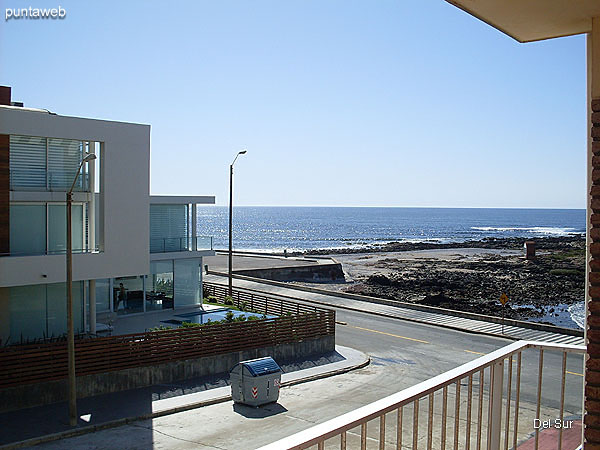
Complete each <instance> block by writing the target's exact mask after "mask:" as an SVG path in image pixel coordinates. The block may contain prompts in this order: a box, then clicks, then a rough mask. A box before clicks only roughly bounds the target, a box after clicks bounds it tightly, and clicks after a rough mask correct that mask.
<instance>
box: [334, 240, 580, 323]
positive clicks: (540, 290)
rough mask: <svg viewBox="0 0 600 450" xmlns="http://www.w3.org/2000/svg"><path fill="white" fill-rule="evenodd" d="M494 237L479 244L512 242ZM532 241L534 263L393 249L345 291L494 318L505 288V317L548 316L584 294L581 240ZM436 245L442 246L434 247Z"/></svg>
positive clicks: (516, 257)
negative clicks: (412, 255)
mask: <svg viewBox="0 0 600 450" xmlns="http://www.w3.org/2000/svg"><path fill="white" fill-rule="evenodd" d="M498 241H500V240H486V241H485V245H490V246H491V245H497V246H499V247H501V248H506V247H507V246H508V247H510V246H513V245H515V244H516V241H517V240H515V239H505V240H502V242H498ZM513 241H515V242H513ZM536 244H537V248H538V249H539V250H540V251H538V256H537V258H536V260H534V261H528V260H525V258H524V257H523V256H521V255H508V256H507V255H491V254H487V255H484V256H481V257H478V258H473V257H471V258H465V259H460V258H459V259H444V258H437V259H436V258H431V259H427V258H423V259H419V260H418V262H416V261H415V260H414V259H413V260H410V259H402V258H401V253H398V254H396V255H400V257H394V258H388V257H386V258H383V259H379V260H378V261H377V262H376V263H374V264H373V266H374V268H377V269H379V271H377V272H375V273H372V274H371V275H368V276H366V277H364V279H359V280H357V282H356V283H355V284H354V285H353V286H351V287H349V288H348V289H346V290H347V291H349V292H354V293H360V294H363V295H370V296H374V297H382V298H388V299H393V300H400V301H405V302H413V303H420V304H424V305H430V306H438V307H442V308H449V309H458V310H463V311H470V312H477V313H481V314H489V315H495V316H499V315H501V314H502V306H501V305H500V303H499V301H498V299H499V297H500V295H501V294H502V293H503V292H505V293H506V294H507V295H508V297H509V299H510V300H509V301H510V303H509V304H508V305H507V306H506V307H505V311H504V312H505V315H506V317H509V318H515V319H521V320H526V319H528V318H541V317H544V316H546V315H550V316H553V315H554V314H555V310H554V307H557V305H573V304H576V303H579V302H581V301H582V300H583V298H584V286H585V240H584V239H582V238H576V239H575V238H571V237H566V238H547V239H540V240H537V241H536ZM428 245H433V244H428ZM521 245H522V243H521ZM440 247H441V248H446V247H445V246H438V247H436V248H440ZM382 272H385V273H382Z"/></svg>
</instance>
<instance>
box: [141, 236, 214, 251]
mask: <svg viewBox="0 0 600 450" xmlns="http://www.w3.org/2000/svg"><path fill="white" fill-rule="evenodd" d="M212 249H213V238H212V236H195V237H190V236H187V237H168V238H153V239H150V253H170V252H193V251H201V250H212Z"/></svg>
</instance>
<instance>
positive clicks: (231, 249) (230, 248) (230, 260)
mask: <svg viewBox="0 0 600 450" xmlns="http://www.w3.org/2000/svg"><path fill="white" fill-rule="evenodd" d="M245 154H246V150H242V151H241V152H238V154H237V155H235V158H234V159H233V162H232V163H231V165H230V166H229V296H230V297H233V269H232V266H233V234H232V229H233V165H234V164H235V161H236V160H237V159H238V156H240V155H245Z"/></svg>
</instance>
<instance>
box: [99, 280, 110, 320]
mask: <svg viewBox="0 0 600 450" xmlns="http://www.w3.org/2000/svg"><path fill="white" fill-rule="evenodd" d="M109 310H110V280H109V279H108V278H105V279H102V280H96V312H97V313H98V312H103V311H109Z"/></svg>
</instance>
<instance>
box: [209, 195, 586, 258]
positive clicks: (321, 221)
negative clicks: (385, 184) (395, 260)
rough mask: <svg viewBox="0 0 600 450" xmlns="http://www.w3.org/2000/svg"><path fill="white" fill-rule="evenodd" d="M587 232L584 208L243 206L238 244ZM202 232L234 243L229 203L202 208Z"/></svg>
mask: <svg viewBox="0 0 600 450" xmlns="http://www.w3.org/2000/svg"><path fill="white" fill-rule="evenodd" d="M584 233H585V210H584V209H491V208H360V207H287V206H282V207H271V206H261V207H237V208H234V211H233V246H234V249H236V250H251V251H263V252H282V251H283V250H288V251H302V250H310V249H338V248H342V249H343V248H356V247H364V246H368V245H373V244H383V243H386V242H392V241H411V242H461V241H466V240H472V239H483V238H486V237H498V238H502V237H525V238H534V237H540V236H566V235H570V234H584ZM198 234H199V235H201V236H203V235H204V236H213V239H214V241H213V242H214V247H215V248H217V249H225V248H227V247H228V241H227V239H228V208H227V207H222V206H213V207H199V208H198Z"/></svg>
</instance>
